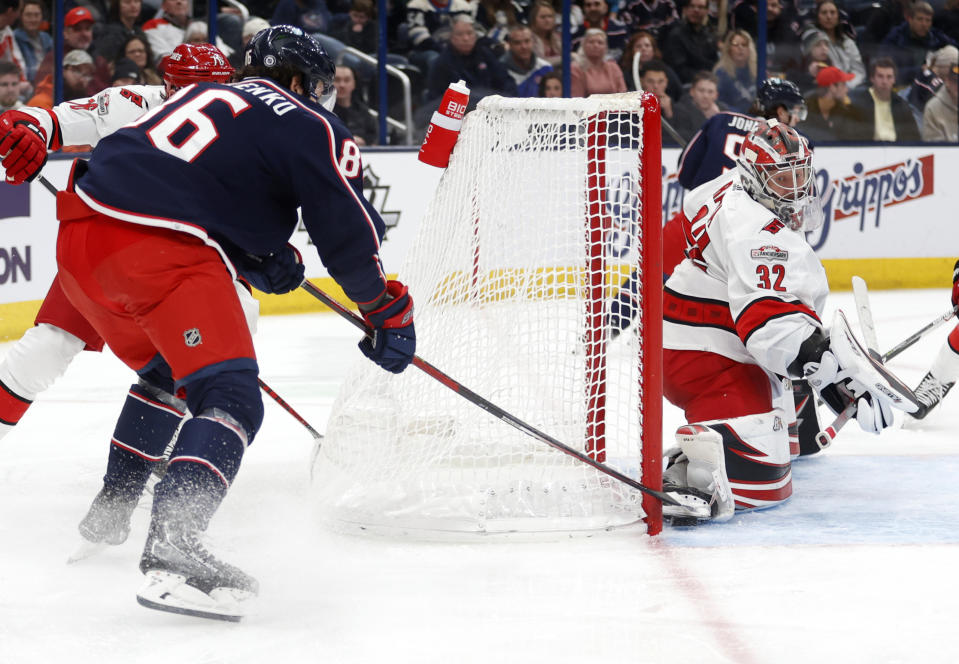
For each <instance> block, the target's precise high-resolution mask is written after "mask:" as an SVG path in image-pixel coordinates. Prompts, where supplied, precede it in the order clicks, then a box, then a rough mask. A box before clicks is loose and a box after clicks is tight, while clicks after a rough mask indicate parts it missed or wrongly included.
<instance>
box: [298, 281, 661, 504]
mask: <svg viewBox="0 0 959 664" xmlns="http://www.w3.org/2000/svg"><path fill="white" fill-rule="evenodd" d="M300 288H302V289H303V290H305V291H306V292H308V293H309V294H310V295H312V296H313V297H315V298H316V299H318V300H319V301H320V302H322V303H323V304H325V305H326V306H328V307H329V308H330V309H332V310H333V311H334V312H336V313H337V314H339V315H340V316H342V317H343V318H345V319H346V320H348V321H349V322H350V323H352V324H353V325H354V326H355V327H357V328H359V329H360V330H361V331H362V332H363V334H365V335H366V336H372V334H373V331H372V329H370V327H368V326H367V324H366V322H365V321H364V320H363V319H362V318H361V317H360V316H359V315H357V314H355V313H354V312H352V311H350V310H349V309H347V308H346V307H345V306H343V305H342V304H340V303H339V302H337V301H336V300H334V299H333V298H331V297H330V296H329V295H327V294H326V293H324V292H323V291H322V290H320V289H319V288H317V287H316V286H314V285H313V284H312V283H310V282H309V281H304V282H303V283H302V284H301V285H300ZM413 365H414V366H416V368H417V369H419V370H420V371H422V372H423V373H425V374H427V375H428V376H429V377H430V378H433V379H434V380H436V381H437V382H439V383H441V384H443V385H445V386H446V387H447V388H449V389H450V390H452V391H453V392H455V393H456V394H458V395H460V396H461V397H463V398H464V399H466V400H467V401H469V402H470V403H472V404H474V405H476V406H478V407H479V408H482V409H483V410H485V411H486V412H487V413H489V414H490V415H492V416H493V417H496V418H498V419H500V420H502V421H504V422H506V423H507V424H509V425H510V426H512V427H514V428H516V429H519V430H520V431H522V432H523V433H525V434H527V435H529V436H532V437H533V438H535V439H536V440H538V441H540V442H542V443H546V444H547V445H549V446H550V447H552V448H554V449H557V450H559V451H560V452H563V453H564V454H568V455H569V456H571V457H574V458H576V459H578V460H580V461H582V462H583V463H585V464H587V465H589V466H592V467H593V468H595V469H596V470H598V471H600V472H601V473H604V474H606V475H609V476H610V477H612V478H613V479H615V480H619V481H620V482H622V483H623V484H625V485H627V486H629V487H632V488H633V489H636V490H637V491H641V492H642V493H645V494H647V495H649V496H653V497H654V498H656V499H658V500H659V501H660V502H662V503H664V504H667V505H676V506H679V503H678V502H677V501H676V500H675V499H673V498H672V497H671V496H668V495H667V494H665V493H663V492H662V491H657V490H656V489H651V488H649V487H648V486H645V485H643V484H640V483H639V482H637V481H636V480H634V479H633V478H631V477H628V476H627V475H624V474H623V473H621V472H619V471H618V470H616V469H615V468H610V467H609V466H607V465H606V464H603V463H600V462H599V461H596V460H595V459H591V458H590V457H589V456H587V455H586V454H583V453H582V452H580V451H578V450H575V449H573V448H572V447H569V446H568V445H565V444H563V443H561V442H560V441H558V440H556V439H555V438H553V437H552V436H550V435H549V434H546V433H543V432H542V431H540V430H539V429H536V428H535V427H533V426H531V425H529V424H527V423H526V422H524V421H523V420H521V419H519V418H518V417H516V416H515V415H512V414H511V413H509V412H507V411H505V410H503V409H502V408H500V407H499V406H497V405H496V404H494V403H492V402H491V401H488V400H487V399H485V398H483V397H481V396H480V395H479V394H477V393H476V392H473V391H472V390H470V389H469V388H467V387H466V386H464V385H462V384H461V383H459V382H458V381H456V380H455V379H453V378H452V377H451V376H449V375H447V374H446V373H444V372H442V371H440V370H439V369H437V368H436V367H434V366H433V365H432V364H430V363H429V362H427V361H426V360H424V359H423V358H421V357H419V356H418V355H414V356H413Z"/></svg>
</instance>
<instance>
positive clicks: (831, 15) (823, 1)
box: [803, 0, 866, 87]
mask: <svg viewBox="0 0 959 664" xmlns="http://www.w3.org/2000/svg"><path fill="white" fill-rule="evenodd" d="M810 30H820V31H822V32H824V33H826V36H827V37H829V61H830V62H831V63H832V64H833V66H834V67H836V68H838V69H841V70H842V71H844V72H849V73H851V74H852V75H853V77H852V87H856V86H858V85H860V84H861V83H862V82H863V81H865V80H866V67H865V65H864V64H863V61H862V54H860V52H859V47H858V46H856V42H855V40H854V39H853V38H852V37H851V36H849V35H848V34H846V31H845V29H844V26H843V25H842V22H841V21H840V16H839V7H838V5H837V4H836V3H835V2H834V1H833V0H819V2H817V3H816V12H815V15H814V19H813V22H812V24H811V25H809V26H806V28H805V29H804V30H803V36H805V34H806V33H807V32H809V31H810Z"/></svg>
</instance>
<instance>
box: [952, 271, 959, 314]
mask: <svg viewBox="0 0 959 664" xmlns="http://www.w3.org/2000/svg"><path fill="white" fill-rule="evenodd" d="M952 306H954V307H959V261H956V266H955V267H954V268H952ZM956 316H959V314H956Z"/></svg>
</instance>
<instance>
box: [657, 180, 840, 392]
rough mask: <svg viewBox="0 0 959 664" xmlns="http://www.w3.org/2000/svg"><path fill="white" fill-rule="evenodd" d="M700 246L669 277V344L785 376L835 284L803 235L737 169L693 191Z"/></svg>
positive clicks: (689, 209)
mask: <svg viewBox="0 0 959 664" xmlns="http://www.w3.org/2000/svg"><path fill="white" fill-rule="evenodd" d="M684 208H685V213H686V216H687V218H688V219H690V231H689V233H690V238H691V240H692V241H693V242H695V246H694V247H692V248H691V249H690V250H689V256H690V257H689V258H687V259H686V260H685V261H683V263H681V264H680V266H679V267H678V268H677V269H676V271H675V272H674V273H673V276H672V277H671V278H670V279H669V281H667V282H666V287H665V294H664V319H665V320H664V345H665V347H667V348H676V349H689V350H705V351H708V352H713V353H718V354H720V355H724V356H726V357H729V358H731V359H734V360H736V361H739V362H747V363H751V364H758V365H760V366H761V367H763V368H764V369H767V370H768V371H771V372H773V373H776V374H780V375H786V374H787V367H788V366H789V364H790V363H791V362H792V361H793V360H794V359H795V358H796V355H797V354H798V352H799V346H800V344H801V343H802V342H803V341H804V340H805V339H806V338H807V337H808V336H809V335H810V334H811V333H812V332H813V330H815V329H817V328H821V327H822V323H821V322H820V313H821V312H822V310H823V307H824V305H825V301H826V295H827V294H828V291H829V287H828V284H827V281H826V273H825V270H824V269H823V267H822V263H821V262H820V261H819V258H818V257H817V256H816V254H815V252H814V251H813V250H812V247H810V246H809V243H808V242H806V239H805V237H804V236H803V234H802V233H797V232H795V231H791V230H789V228H788V227H786V226H785V225H784V224H783V223H782V222H781V221H779V220H778V219H776V217H775V215H774V214H773V213H772V212H770V211H769V210H767V209H766V208H765V207H763V206H762V205H760V204H759V203H756V202H755V201H754V200H753V199H752V198H750V197H749V195H748V194H747V193H746V192H745V190H744V189H743V188H742V186H741V184H740V182H739V177H738V175H737V174H736V173H735V172H731V173H729V174H726V175H723V176H721V177H720V178H717V179H716V180H713V181H712V182H710V183H707V184H705V185H703V186H702V187H699V188H697V189H696V190H694V191H693V192H691V193H690V195H689V197H688V203H687V204H686V205H684Z"/></svg>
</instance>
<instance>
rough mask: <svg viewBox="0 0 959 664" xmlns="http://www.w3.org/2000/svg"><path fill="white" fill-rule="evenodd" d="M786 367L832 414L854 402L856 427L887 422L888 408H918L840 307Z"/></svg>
mask: <svg viewBox="0 0 959 664" xmlns="http://www.w3.org/2000/svg"><path fill="white" fill-rule="evenodd" d="M789 370H790V372H793V373H795V374H798V375H802V376H804V377H805V378H806V379H807V380H808V381H809V384H810V386H811V387H812V388H813V389H814V390H815V391H816V392H817V393H818V394H819V395H820V396H821V397H822V399H823V401H825V402H826V404H827V405H828V406H829V407H830V408H831V409H832V410H833V411H834V412H835V413H837V414H838V413H841V412H842V411H843V410H844V409H845V408H846V406H847V405H849V403H850V402H852V401H855V402H856V419H857V421H858V422H859V426H860V427H861V428H862V429H863V431H867V432H869V433H879V432H880V431H881V430H882V429H884V428H886V427H888V426H891V425H892V422H893V414H892V411H893V409H896V410H901V411H903V412H906V413H913V412H915V411H916V410H917V409H918V408H919V402H918V401H917V400H916V397H915V395H914V394H913V392H912V390H910V389H909V387H908V386H907V385H906V384H905V383H903V382H902V381H901V380H900V379H899V378H898V377H897V376H896V375H895V374H893V373H892V372H891V371H889V369H887V368H886V367H885V366H884V365H883V364H882V362H880V361H878V360H876V359H874V358H873V357H871V356H870V355H869V353H868V351H867V350H866V349H865V348H864V347H863V346H862V344H861V343H860V342H859V340H858V339H857V338H856V336H855V335H854V334H853V332H852V329H850V327H849V322H848V321H847V320H846V316H845V314H844V313H843V312H842V311H841V310H839V311H836V314H835V316H834V318H833V324H832V327H831V329H830V336H829V337H828V338H827V337H826V336H825V335H823V334H822V332H820V331H818V330H817V331H815V332H813V333H812V334H811V335H810V336H809V337H808V338H807V339H806V340H805V341H804V342H803V343H802V346H801V347H800V349H799V354H798V355H797V357H796V360H795V361H794V362H793V363H792V364H791V365H790V367H789Z"/></svg>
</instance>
